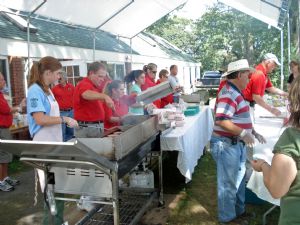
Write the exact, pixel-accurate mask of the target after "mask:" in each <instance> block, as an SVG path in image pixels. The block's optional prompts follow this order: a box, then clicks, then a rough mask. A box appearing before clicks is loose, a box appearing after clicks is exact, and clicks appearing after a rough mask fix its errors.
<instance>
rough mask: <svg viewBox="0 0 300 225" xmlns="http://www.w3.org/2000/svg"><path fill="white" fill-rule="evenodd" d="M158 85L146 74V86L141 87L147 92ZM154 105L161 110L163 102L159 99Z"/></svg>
mask: <svg viewBox="0 0 300 225" xmlns="http://www.w3.org/2000/svg"><path fill="white" fill-rule="evenodd" d="M155 85H156V83H155V81H154V80H153V79H151V78H150V76H149V75H148V74H146V77H145V84H143V85H141V89H142V91H145V90H147V89H148V88H150V87H153V86H155ZM153 104H154V105H155V106H156V107H157V108H161V101H160V99H157V100H155V101H154V102H153Z"/></svg>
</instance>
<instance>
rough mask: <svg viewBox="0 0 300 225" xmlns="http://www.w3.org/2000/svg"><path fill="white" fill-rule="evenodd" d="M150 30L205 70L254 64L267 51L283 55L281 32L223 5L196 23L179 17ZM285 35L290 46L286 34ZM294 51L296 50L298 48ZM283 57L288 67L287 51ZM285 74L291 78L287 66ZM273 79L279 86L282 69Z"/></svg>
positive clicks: (211, 9) (168, 18)
mask: <svg viewBox="0 0 300 225" xmlns="http://www.w3.org/2000/svg"><path fill="white" fill-rule="evenodd" d="M284 29H286V27H285V28H284ZM148 31H149V32H150V33H154V34H156V35H158V36H161V37H163V38H165V39H166V40H168V41H169V42H171V43H172V44H174V45H176V46H178V47H179V48H181V49H182V50H183V51H185V52H186V53H188V54H190V55H191V56H192V57H194V59H195V60H197V61H198V62H201V63H202V66H203V68H202V71H205V70H220V69H221V70H225V69H226V66H227V64H228V63H229V62H231V61H233V60H237V59H241V58H246V59H248V61H249V63H250V64H252V65H255V64H257V63H259V62H260V61H261V58H262V56H263V55H264V54H265V53H267V52H272V53H274V54H276V55H277V56H278V57H279V56H280V31H279V30H278V29H276V28H274V27H271V28H268V26H267V24H265V23H263V22H261V21H259V20H257V19H255V18H253V17H251V16H248V15H246V14H244V13H241V12H239V11H237V10H234V9H232V8H230V7H227V6H225V5H223V4H216V5H214V6H213V7H211V8H209V9H208V11H207V12H206V13H205V14H204V15H203V16H202V17H201V18H200V19H198V20H196V21H192V20H187V19H183V18H178V17H176V16H167V17H164V18H163V19H162V20H160V21H158V22H157V23H155V24H154V25H153V26H151V27H149V28H148ZM284 34H285V37H284V40H285V46H287V37H286V34H287V32H284ZM292 49H296V48H295V46H292ZM284 55H285V65H287V63H288V62H287V58H288V57H287V48H286V49H285V52H284ZM284 73H285V75H286V76H287V75H288V67H285V71H284ZM271 78H272V81H273V83H274V84H275V85H278V84H279V83H280V70H277V71H276V72H275V74H274V75H272V76H271Z"/></svg>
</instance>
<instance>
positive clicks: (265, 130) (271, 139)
mask: <svg viewBox="0 0 300 225" xmlns="http://www.w3.org/2000/svg"><path fill="white" fill-rule="evenodd" d="M279 109H280V110H281V111H282V112H284V113H285V112H286V109H285V108H279ZM254 117H255V119H254V128H255V130H256V131H257V132H258V133H260V134H262V135H263V136H264V137H265V138H266V140H267V143H266V144H259V143H258V142H257V140H256V145H255V147H254V151H253V158H260V159H264V160H265V161H266V162H268V163H269V164H270V165H271V162H272V158H273V153H272V151H273V147H274V145H275V144H276V142H277V140H278V138H279V136H280V135H281V134H282V132H283V131H284V127H283V119H282V118H262V117H272V115H271V114H270V113H269V112H267V111H266V110H264V109H263V108H261V107H260V106H258V105H256V106H255V111H254ZM247 187H248V188H249V189H250V190H252V191H253V192H254V193H255V194H256V195H257V196H258V197H259V198H261V199H263V200H266V201H268V202H270V203H273V204H274V205H280V200H279V199H274V198H272V196H271V194H270V193H269V191H268V190H267V188H266V187H265V185H264V182H263V174H262V172H255V171H253V173H252V175H251V177H250V180H249V182H248V184H247Z"/></svg>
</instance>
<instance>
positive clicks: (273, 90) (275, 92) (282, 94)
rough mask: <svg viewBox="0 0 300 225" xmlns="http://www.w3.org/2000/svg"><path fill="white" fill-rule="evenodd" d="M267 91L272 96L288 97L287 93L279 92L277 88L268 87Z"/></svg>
mask: <svg viewBox="0 0 300 225" xmlns="http://www.w3.org/2000/svg"><path fill="white" fill-rule="evenodd" d="M267 91H269V92H270V93H272V94H276V95H280V96H287V95H288V93H287V92H285V91H283V90H280V89H279V88H276V87H269V88H267Z"/></svg>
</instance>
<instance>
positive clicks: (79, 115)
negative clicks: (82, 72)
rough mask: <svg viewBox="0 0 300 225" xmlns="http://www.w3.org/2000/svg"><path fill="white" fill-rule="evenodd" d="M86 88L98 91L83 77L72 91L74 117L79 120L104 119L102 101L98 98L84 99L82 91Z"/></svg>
mask: <svg viewBox="0 0 300 225" xmlns="http://www.w3.org/2000/svg"><path fill="white" fill-rule="evenodd" d="M87 90H91V91H95V92H98V89H97V88H96V86H95V85H94V84H93V83H92V81H90V79H89V78H87V77H85V78H84V79H83V80H82V81H80V82H79V83H78V84H77V86H76V88H75V91H74V118H75V119H76V120H79V121H89V122H96V121H104V109H103V103H102V102H101V101H100V100H85V99H83V98H82V96H81V95H82V93H84V92H85V91H87Z"/></svg>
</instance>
